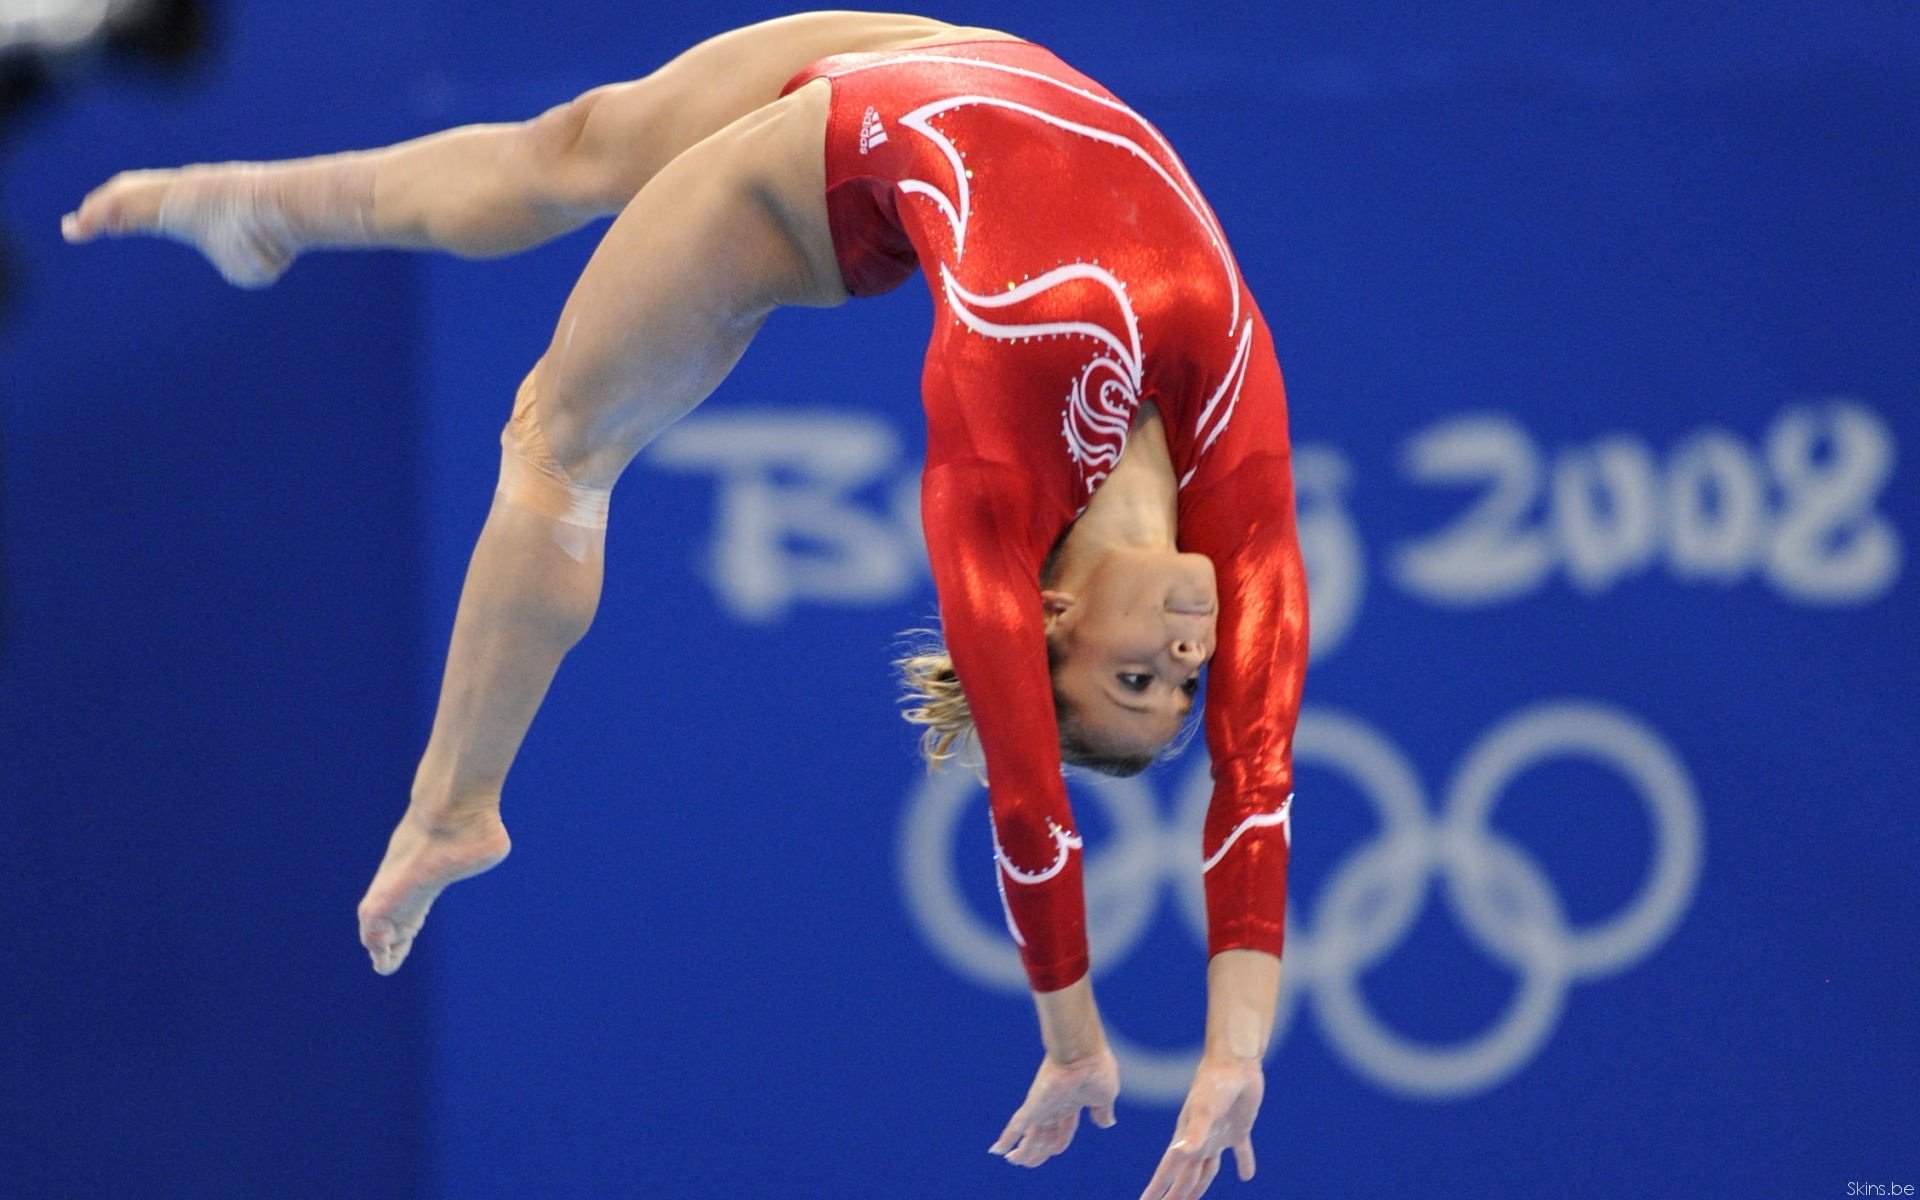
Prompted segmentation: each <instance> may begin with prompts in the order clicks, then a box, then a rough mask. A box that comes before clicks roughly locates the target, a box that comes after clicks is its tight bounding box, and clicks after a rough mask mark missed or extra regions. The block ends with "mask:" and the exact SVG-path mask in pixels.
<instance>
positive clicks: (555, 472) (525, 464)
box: [494, 388, 613, 562]
mask: <svg viewBox="0 0 1920 1200" xmlns="http://www.w3.org/2000/svg"><path fill="white" fill-rule="evenodd" d="M494 495H495V496H497V497H498V498H499V499H500V501H501V502H502V503H505V504H511V505H513V506H514V507H516V508H523V509H526V510H527V511H529V512H533V513H538V514H539V515H540V516H543V517H546V518H547V519H548V520H550V521H553V522H554V523H555V526H556V528H555V529H554V541H555V542H556V543H558V544H559V546H560V548H561V549H562V550H565V551H566V552H567V554H568V556H569V557H571V558H573V559H574V560H575V561H576V562H578V561H582V560H583V559H584V558H585V556H586V553H587V551H588V549H589V548H590V546H591V545H592V544H593V543H595V542H598V541H599V539H600V538H601V537H602V536H604V531H605V530H606V528H607V504H608V501H609V500H611V499H612V497H613V489H612V488H602V487H589V486H587V485H586V484H582V483H575V482H574V481H573V480H572V479H571V478H570V477H569V476H568V474H567V471H566V468H564V467H562V466H561V465H560V464H559V463H558V462H556V461H555V460H554V457H553V453H552V451H550V450H549V449H548V448H547V439H546V435H545V434H543V433H542V432H541V431H540V422H539V421H538V420H537V419H536V418H535V416H534V411H533V401H532V389H531V388H523V389H522V390H521V394H520V397H519V399H518V400H517V401H516V403H515V404H514V406H513V417H512V419H511V420H509V421H508V422H507V427H506V428H505V429H503V430H501V432H500V480H499V482H498V483H497V484H496V485H495V487H494Z"/></svg>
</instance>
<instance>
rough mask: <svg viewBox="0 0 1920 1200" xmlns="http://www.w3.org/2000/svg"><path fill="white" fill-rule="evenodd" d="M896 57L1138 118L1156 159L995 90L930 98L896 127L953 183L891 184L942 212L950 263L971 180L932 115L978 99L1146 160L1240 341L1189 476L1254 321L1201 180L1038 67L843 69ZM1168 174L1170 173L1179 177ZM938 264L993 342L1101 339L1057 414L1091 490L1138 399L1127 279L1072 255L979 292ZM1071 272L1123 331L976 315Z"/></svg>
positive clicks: (1151, 133) (1118, 137) (1242, 366)
mask: <svg viewBox="0 0 1920 1200" xmlns="http://www.w3.org/2000/svg"><path fill="white" fill-rule="evenodd" d="M902 62H923V63H939V64H943V65H949V66H960V67H966V68H971V69H977V70H982V71H992V72H999V73H1001V74H1005V75H1012V76H1017V77H1019V78H1022V79H1031V80H1035V81H1038V82H1041V83H1045V84H1047V85H1048V86H1049V87H1054V88H1058V89H1061V90H1063V91H1066V92H1068V93H1071V94H1072V95H1075V96H1078V97H1080V98H1082V99H1084V100H1087V101H1089V102H1091V103H1094V104H1097V105H1099V106H1101V107H1103V108H1106V109H1109V110H1111V111H1113V112H1116V113H1119V114H1121V115H1122V116H1124V117H1126V118H1127V119H1128V120H1129V121H1131V122H1133V123H1135V124H1136V125H1138V126H1139V128H1140V129H1141V130H1143V131H1144V132H1145V133H1146V135H1147V137H1148V139H1149V140H1150V141H1151V142H1152V143H1153V144H1154V145H1155V146H1156V147H1157V148H1158V149H1159V150H1160V151H1161V152H1162V154H1163V155H1164V157H1165V159H1166V163H1163V162H1162V161H1161V159H1160V157H1157V156H1156V155H1155V154H1154V153H1152V152H1151V151H1149V150H1148V149H1147V147H1146V146H1143V145H1142V144H1141V143H1140V142H1139V141H1136V140H1135V139H1134V138H1131V137H1128V136H1125V135H1124V134H1120V133H1116V132H1113V131H1111V130H1106V129H1101V128H1098V127H1096V126H1093V125H1088V124H1085V123H1083V122H1080V121H1074V120H1070V119H1068V118H1066V117H1063V116H1061V115H1059V114H1057V113H1052V112H1048V111H1047V110H1045V109H1043V108H1039V107H1036V106H1034V105H1032V104H1027V103H1023V102H1020V101H1016V100H1010V99H1005V98H1002V97H997V96H987V95H979V94H974V93H968V94H963V95H957V96H949V97H945V98H943V99H940V100H935V101H932V102H931V103H928V104H924V105H921V106H920V107H919V108H916V109H914V110H913V111H912V112H909V113H907V114H905V115H904V116H902V117H900V118H899V124H900V126H901V127H902V128H905V129H909V130H912V131H913V132H914V133H916V134H918V135H919V136H921V137H923V138H925V139H927V141H928V142H930V143H931V144H932V145H933V147H934V148H935V149H936V150H938V151H939V152H940V155H941V157H942V158H943V159H945V161H946V163H947V167H948V169H949V171H950V172H951V175H952V184H951V189H950V190H949V189H948V188H946V187H942V186H941V185H940V184H938V183H935V182H932V181H929V180H925V179H903V180H901V181H900V183H899V185H898V186H899V188H900V190H901V192H903V193H905V194H907V195H913V196H922V197H925V198H926V199H927V200H929V201H930V202H931V203H932V204H933V205H934V207H935V208H936V209H937V210H938V211H939V212H940V215H941V216H942V217H943V218H944V219H945V221H946V223H947V227H948V229H949V231H950V232H951V233H952V235H953V246H954V252H953V263H954V264H956V265H957V264H959V263H961V262H962V261H963V260H964V258H965V255H966V246H967V230H968V226H969V224H970V219H971V217H972V212H973V186H972V183H971V182H970V180H969V177H968V173H967V166H966V155H965V154H964V153H963V152H962V151H961V150H960V149H959V147H958V146H956V145H955V144H954V142H953V140H952V139H951V138H949V137H947V136H946V134H944V133H943V132H941V130H940V129H939V127H938V126H937V125H936V124H935V121H936V119H937V118H939V117H941V116H944V115H946V114H948V113H951V112H954V111H956V110H959V109H963V108H968V107H985V108H994V109H1000V110H1004V111H1007V112H1013V113H1018V114H1020V115H1022V116H1026V117H1030V118H1032V119H1034V120H1036V121H1039V122H1041V123H1042V124H1045V125H1049V126H1052V127H1053V128H1056V129H1060V130H1063V131H1065V132H1068V133H1072V134H1074V135H1076V136H1079V137H1084V138H1087V139H1089V140H1091V141H1094V142H1098V143H1100V144H1102V145H1106V146H1111V147H1114V148H1115V149H1118V150H1122V151H1124V152H1125V153H1127V154H1129V155H1131V156H1132V157H1133V158H1134V159H1135V160H1137V161H1138V162H1140V163H1142V164H1144V165H1145V166H1146V167H1147V168H1148V169H1149V170H1151V171H1152V172H1153V173H1154V174H1155V175H1157V176H1158V177H1159V178H1160V180H1161V182H1162V183H1164V184H1165V185H1166V186H1167V187H1168V188H1169V189H1170V190H1172V192H1173V193H1174V194H1175V195H1176V196H1177V197H1178V198H1179V199H1180V201H1181V203H1182V204H1183V205H1184V206H1185V207H1186V208H1187V210H1188V211H1189V212H1190V213H1191V214H1192V215H1193V218H1194V219H1195V220H1196V221H1197V222H1199V224H1200V226H1201V228H1202V230H1203V231H1204V232H1205V233H1206V235H1207V238H1208V240H1209V241H1210V242H1211V243H1212V245H1213V247H1214V249H1215V252H1216V253H1217V254H1218V255H1219V258H1220V265H1221V268H1222V270H1223V271H1224V272H1225V274H1226V278H1227V290H1228V293H1229V295H1230V296H1231V297H1232V305H1233V307H1232V312H1231V314H1230V316H1229V326H1228V330H1229V335H1230V336H1231V334H1232V332H1233V331H1234V330H1236V329H1237V330H1238V332H1239V342H1240V344H1239V346H1238V349H1237V351H1236V353H1235V356H1234V360H1233V366H1232V367H1231V368H1230V369H1229V370H1228V372H1227V375H1226V377H1225V378H1224V379H1223V380H1222V381H1221V384H1220V389H1219V391H1218V392H1216V393H1215V394H1214V396H1213V397H1212V398H1211V399H1210V400H1209V401H1208V402H1207V404H1206V406H1205V407H1204V408H1203V410H1202V412H1201V416H1200V420H1199V422H1198V423H1197V425H1196V428H1195V431H1194V437H1195V440H1196V442H1197V444H1198V449H1197V450H1196V451H1195V452H1194V457H1193V466H1191V467H1190V468H1189V469H1188V471H1187V472H1186V474H1185V475H1184V476H1183V477H1182V478H1181V480H1180V484H1181V486H1185V485H1186V483H1187V482H1188V481H1189V480H1190V479H1192V477H1193V474H1194V470H1195V469H1197V466H1198V462H1199V460H1200V458H1201V456H1203V455H1204V454H1205V453H1206V452H1207V450H1208V449H1209V448H1210V447H1211V446H1212V445H1213V443H1214V441H1215V440H1216V439H1217V438H1218V437H1219V435H1220V433H1221V432H1222V431H1223V430H1225V428H1226V427H1227V423H1228V422H1229V420H1230V419H1231V418H1232V416H1233V410H1234V407H1235V406H1236V405H1237V404H1238V402H1239V398H1240V389H1241V385H1242V383H1244V381H1245V374H1246V360H1247V350H1248V342H1249V335H1250V333H1251V331H1252V322H1251V321H1247V322H1246V323H1244V324H1243V323H1242V322H1241V320H1240V280H1239V272H1238V269H1237V267H1236V265H1235V263H1234V261H1233V254H1232V252H1231V251H1230V250H1229V249H1228V248H1227V243H1226V237H1225V235H1224V233H1223V232H1222V230H1221V228H1220V225H1219V222H1218V220H1217V219H1216V218H1215V217H1214V215H1213V211H1212V210H1211V209H1210V208H1208V206H1207V204H1206V201H1205V199H1204V198H1203V197H1202V196H1201V195H1200V190H1199V188H1198V187H1197V186H1196V185H1195V184H1194V182H1193V179H1192V177H1191V176H1190V175H1188V174H1187V171H1186V168H1185V167H1184V166H1183V165H1182V164H1181V162H1180V159H1179V156H1178V155H1176V154H1175V153H1174V152H1173V148H1172V147H1171V146H1170V145H1168V144H1167V141H1166V139H1165V138H1164V137H1162V136H1161V134H1160V132H1159V131H1158V130H1156V129H1155V128H1154V127H1153V126H1152V125H1150V124H1149V123H1148V122H1147V121H1146V120H1145V119H1144V118H1142V117H1141V116H1140V115H1139V114H1138V113H1136V112H1134V111H1133V110H1132V109H1130V108H1128V107H1126V106H1125V105H1124V104H1120V103H1118V102H1116V101H1114V100H1110V99H1108V98H1107V97H1105V96H1101V95H1098V94H1096V93H1094V92H1091V91H1088V90H1087V89H1085V88H1079V87H1075V86H1073V85H1072V84H1069V83H1065V82H1063V81H1061V80H1058V79H1054V78H1051V77H1049V76H1047V75H1044V74H1041V73H1039V72H1037V71H1029V70H1025V69H1023V68H1020V67H1011V66H1006V65H1004V64H1000V63H990V62H981V61H979V60H976V59H969V58H960V57H955V56H950V55H940V54H917V55H904V56H901V57H898V58H889V59H887V60H885V62H883V63H873V64H864V65H861V66H857V67H854V68H851V69H850V70H849V71H848V72H847V73H849V74H851V73H854V72H857V71H862V70H871V69H874V68H876V67H878V66H882V65H894V64H899V63H902ZM1167 163H1170V164H1172V170H1169V169H1168V166H1167V165H1166V164H1167ZM1175 172H1178V175H1177V176H1176V174H1175ZM940 272H941V282H942V286H943V290H944V291H945V293H946V298H947V301H948V304H949V306H950V307H951V308H952V310H953V312H954V315H955V316H956V317H957V318H958V319H960V320H961V321H962V322H963V323H964V324H965V325H966V326H967V327H968V328H969V329H971V330H973V331H974V332H975V333H978V334H980V335H981V336H983V337H989V338H993V339H995V340H999V341H1009V342H1022V341H1028V340H1031V339H1034V338H1047V337H1062V336H1086V337H1090V338H1092V339H1093V340H1094V341H1095V342H1097V343H1099V345H1100V347H1101V349H1100V350H1098V351H1096V353H1095V355H1094V357H1093V358H1091V359H1090V360H1089V361H1088V362H1087V364H1086V365H1085V366H1084V367H1082V368H1081V369H1080V371H1079V372H1078V373H1077V374H1076V376H1075V378H1074V380H1073V382H1072V384H1071V386H1070V387H1069V389H1068V393H1067V396H1066V406H1065V409H1064V412H1063V415H1062V419H1061V436H1062V438H1063V439H1064V440H1065V442H1066V446H1067V452H1068V455H1069V456H1070V457H1071V458H1072V460H1073V462H1074V464H1075V466H1076V467H1078V468H1079V471H1080V476H1081V480H1082V484H1083V487H1084V489H1085V494H1086V495H1087V496H1091V495H1092V494H1093V492H1094V490H1095V489H1097V488H1098V487H1099V486H1100V484H1101V483H1102V482H1103V481H1104V480H1105V479H1106V477H1107V475H1108V474H1109V473H1110V472H1111V471H1112V470H1113V468H1114V466H1115V465H1116V464H1117V463H1118V462H1119V460H1120V456H1121V454H1122V452H1123V451H1124V450H1125V448H1126V442H1127V433H1128V431H1129V430H1130V429H1131V427H1132V423H1133V414H1134V412H1135V411H1136V410H1137V409H1138V408H1139V406H1140V398H1141V392H1142V387H1143V380H1144V375H1145V364H1144V355H1143V353H1142V350H1141V345H1140V331H1139V321H1138V318H1137V317H1136V315H1135V313H1134V309H1133V305H1132V303H1131V302H1130V301H1129V300H1128V298H1127V289H1126V284H1125V283H1123V282H1122V281H1121V280H1120V279H1119V278H1118V277H1116V276H1115V275H1114V274H1113V273H1112V272H1111V271H1108V270H1106V269H1105V268H1102V267H1100V266H1098V265H1096V264H1092V263H1074V264H1071V265H1067V266H1062V267H1059V268H1056V269H1054V270H1051V271H1047V272H1045V273H1043V274H1041V275H1040V276H1038V277H1037V278H1033V279H1029V280H1027V281H1026V282H1025V283H1022V284H1020V285H1018V286H1015V287H1011V288H1009V289H1008V291H1006V292H1005V293H1001V294H998V295H993V296H985V295H981V294H979V293H975V292H972V291H969V290H967V289H966V288H965V287H963V286H962V285H961V284H960V283H959V282H958V280H957V279H956V278H955V276H954V273H953V271H952V269H951V268H950V267H949V265H948V264H947V263H945V262H942V263H941V266H940ZM1075 280H1093V281H1095V282H1098V283H1099V284H1101V286H1103V287H1104V288H1105V289H1106V290H1107V291H1109V292H1110V293H1112V295H1113V297H1114V300H1115V302H1116V303H1117V304H1118V306H1119V311H1120V313H1121V314H1122V316H1123V320H1124V322H1125V325H1126V333H1125V337H1124V338H1123V337H1121V336H1120V335H1119V334H1118V333H1116V332H1115V331H1113V330H1111V329H1108V328H1107V327H1105V326H1103V325H1101V324H1099V323H1097V322H1094V321H1091V320H1079V321H1066V322H1062V321H1049V322H1030V323H1009V322H1007V321H1003V320H1002V321H996V320H993V319H990V318H988V317H986V316H983V315H982V313H981V310H982V309H1004V308H1006V307H1008V306H1009V305H1012V304H1016V303H1019V302H1020V301H1023V300H1027V299H1030V298H1032V297H1033V296H1035V295H1038V294H1039V293H1041V292H1044V291H1047V290H1049V289H1051V288H1053V287H1057V286H1060V285H1062V284H1066V283H1069V282H1072V281H1075ZM1223 398H1224V399H1225V400H1226V403H1225V404H1224V406H1222V403H1221V402H1222V400H1223Z"/></svg>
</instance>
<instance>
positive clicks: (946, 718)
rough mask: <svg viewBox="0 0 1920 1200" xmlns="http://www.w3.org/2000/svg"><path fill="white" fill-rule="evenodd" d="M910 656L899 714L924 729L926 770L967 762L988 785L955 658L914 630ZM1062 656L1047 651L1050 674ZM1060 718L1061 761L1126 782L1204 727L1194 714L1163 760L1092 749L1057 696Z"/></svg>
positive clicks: (903, 664) (900, 662) (905, 659)
mask: <svg viewBox="0 0 1920 1200" xmlns="http://www.w3.org/2000/svg"><path fill="white" fill-rule="evenodd" d="M904 637H905V639H906V643H905V644H906V646H907V652H906V653H905V654H903V655H901V656H900V657H899V658H896V659H894V660H893V665H894V669H895V670H897V671H899V672H900V682H901V683H902V684H903V685H904V686H905V688H906V690H905V691H904V692H903V693H902V694H901V696H900V700H901V702H902V703H903V704H905V705H907V706H908V707H907V708H906V709H905V710H904V711H903V712H902V713H901V714H900V715H901V716H903V717H905V718H906V719H907V723H908V724H910V725H918V726H920V727H921V728H920V757H921V758H922V759H925V760H926V764H927V770H928V771H930V772H932V771H938V770H940V769H941V768H942V767H944V766H946V765H947V764H948V763H949V762H953V761H955V760H959V761H960V762H962V763H965V764H966V765H967V767H968V769H970V770H971V771H972V772H973V773H974V775H975V776H977V777H978V778H979V779H980V782H981V783H985V782H986V765H985V763H983V762H982V761H981V758H980V753H979V751H980V743H979V738H978V734H977V733H976V732H975V729H974V723H973V709H972V707H971V706H970V705H968V704H967V696H966V693H965V692H963V691H961V690H960V676H959V674H958V673H957V672H956V671H955V670H954V669H953V656H952V655H950V654H948V653H947V647H946V644H945V643H944V642H942V641H941V639H940V635H939V633H938V632H936V631H934V630H931V629H913V630H909V631H908V632H907V633H906V634H905V635H904ZM1060 661H1061V660H1060V652H1059V650H1058V648H1057V647H1055V646H1054V645H1053V644H1052V643H1049V644H1048V646H1047V666H1048V668H1049V670H1055V669H1058V668H1059V666H1060ZM1053 701H1054V707H1055V712H1056V715H1057V716H1058V718H1059V733H1060V758H1061V761H1062V762H1064V763H1066V764H1067V765H1069V766H1075V767H1084V768H1086V769H1087V770H1090V771H1094V772H1096V773H1098V774H1101V775H1113V776H1119V777H1122V778H1124V777H1126V776H1129V775H1138V774H1139V773H1140V772H1142V771H1144V770H1146V769H1147V768H1148V767H1150V766H1152V765H1153V763H1154V762H1155V760H1156V759H1157V758H1161V757H1168V758H1170V757H1173V756H1175V755H1178V754H1179V753H1180V751H1181V750H1183V749H1185V748H1186V744H1187V742H1188V741H1189V740H1190V739H1191V738H1192V736H1193V732H1194V730H1195V729H1196V728H1198V725H1199V722H1198V721H1196V720H1195V719H1194V718H1193V716H1192V715H1191V714H1189V716H1188V718H1187V721H1186V723H1185V726H1184V727H1183V728H1182V729H1181V731H1180V733H1179V735H1178V736H1176V737H1175V738H1174V741H1173V744H1172V745H1170V746H1167V747H1165V748H1163V750H1162V753H1161V754H1159V755H1154V754H1140V753H1138V752H1133V751H1114V750H1112V749H1108V748H1104V747H1101V746H1098V745H1095V744H1093V743H1092V742H1091V741H1089V740H1088V739H1087V738H1086V737H1085V736H1083V735H1082V733H1081V732H1080V730H1079V729H1078V728H1077V726H1076V722H1075V721H1074V720H1073V711H1072V707H1071V706H1070V705H1068V704H1067V703H1065V701H1064V699H1063V697H1061V695H1060V694H1059V693H1058V692H1055V693H1054V697H1053Z"/></svg>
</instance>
